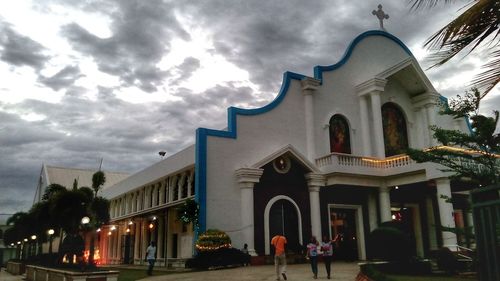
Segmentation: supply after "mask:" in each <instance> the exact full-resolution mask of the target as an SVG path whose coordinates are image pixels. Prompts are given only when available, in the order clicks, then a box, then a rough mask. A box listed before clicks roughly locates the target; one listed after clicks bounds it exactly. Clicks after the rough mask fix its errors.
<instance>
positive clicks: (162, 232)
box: [156, 214, 165, 259]
mask: <svg viewBox="0 0 500 281" xmlns="http://www.w3.org/2000/svg"><path fill="white" fill-rule="evenodd" d="M164 237H165V217H164V214H161V215H159V216H158V239H156V246H157V247H156V249H157V250H156V255H157V256H158V259H163V241H164V239H165V238H164Z"/></svg>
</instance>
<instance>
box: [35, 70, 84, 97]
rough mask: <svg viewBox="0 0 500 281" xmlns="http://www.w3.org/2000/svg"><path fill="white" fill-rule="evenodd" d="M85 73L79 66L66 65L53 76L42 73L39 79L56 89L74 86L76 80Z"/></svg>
mask: <svg viewBox="0 0 500 281" xmlns="http://www.w3.org/2000/svg"><path fill="white" fill-rule="evenodd" d="M84 76H85V75H84V74H82V73H81V72H80V68H79V67H78V66H71V65H70V66H66V67H65V68H63V69H61V70H60V71H59V72H57V73H56V74H54V75H53V76H51V77H45V76H43V75H40V76H39V77H38V81H39V82H40V83H42V84H44V85H45V86H47V87H50V88H52V89H53V90H55V91H59V90H60V89H63V88H68V87H70V86H72V85H73V84H74V83H75V81H76V80H78V79H79V78H80V77H84Z"/></svg>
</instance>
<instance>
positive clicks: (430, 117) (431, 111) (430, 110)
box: [425, 103, 437, 146]
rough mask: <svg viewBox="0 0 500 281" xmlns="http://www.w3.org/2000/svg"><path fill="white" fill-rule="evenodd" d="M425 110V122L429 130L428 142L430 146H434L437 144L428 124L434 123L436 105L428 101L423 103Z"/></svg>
mask: <svg viewBox="0 0 500 281" xmlns="http://www.w3.org/2000/svg"><path fill="white" fill-rule="evenodd" d="M425 112H426V114H427V122H429V123H428V124H427V125H428V132H429V144H430V146H435V145H437V141H436V139H435V138H434V136H433V134H434V131H432V130H431V129H430V126H432V125H436V107H435V105H434V104H432V103H429V104H426V105H425Z"/></svg>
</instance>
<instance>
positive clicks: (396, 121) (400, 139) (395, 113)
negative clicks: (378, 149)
mask: <svg viewBox="0 0 500 281" xmlns="http://www.w3.org/2000/svg"><path fill="white" fill-rule="evenodd" d="M382 120H383V127H384V145H385V156H392V155H397V154H402V153H405V152H406V149H407V148H408V133H407V131H406V119H405V117H404V115H403V112H402V111H401V110H400V109H399V108H398V107H397V106H396V105H395V104H393V103H386V104H384V105H383V106H382Z"/></svg>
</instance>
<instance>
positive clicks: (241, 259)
mask: <svg viewBox="0 0 500 281" xmlns="http://www.w3.org/2000/svg"><path fill="white" fill-rule="evenodd" d="M248 263H250V255H248V254H245V253H243V252H242V251H240V250H238V249H235V248H219V249H217V250H213V251H204V252H199V253H198V254H197V255H196V256H195V257H194V258H192V259H189V260H188V261H187V262H186V267H188V268H199V269H208V268H210V267H225V266H235V265H237V266H240V265H244V264H248Z"/></svg>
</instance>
